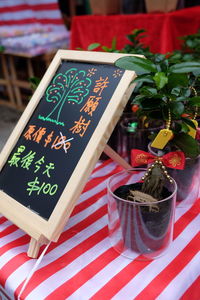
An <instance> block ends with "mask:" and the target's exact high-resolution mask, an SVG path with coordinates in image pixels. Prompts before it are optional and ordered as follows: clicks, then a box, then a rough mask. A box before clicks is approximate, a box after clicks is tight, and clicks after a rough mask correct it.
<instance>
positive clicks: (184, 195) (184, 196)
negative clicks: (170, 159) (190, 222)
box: [148, 144, 200, 208]
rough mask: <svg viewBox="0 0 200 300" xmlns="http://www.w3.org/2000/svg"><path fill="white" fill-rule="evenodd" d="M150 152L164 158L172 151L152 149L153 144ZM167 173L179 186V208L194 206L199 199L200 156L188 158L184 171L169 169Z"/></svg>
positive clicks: (177, 200)
mask: <svg viewBox="0 0 200 300" xmlns="http://www.w3.org/2000/svg"><path fill="white" fill-rule="evenodd" d="M148 150H149V152H150V153H151V154H153V155H155V156H162V155H164V154H165V153H167V151H168V152H169V151H170V149H167V151H165V152H164V151H162V150H158V149H155V148H152V147H151V144H149V145H148ZM167 171H168V173H169V175H170V176H171V177H173V178H174V180H175V181H176V184H177V197H176V202H177V205H178V206H177V207H180V208H183V207H184V208H187V207H190V206H191V205H193V204H194V203H195V201H196V200H197V199H198V197H199V189H200V181H199V172H200V155H199V156H198V157H196V158H189V157H187V158H186V159H185V167H184V169H183V170H178V169H171V168H168V169H167Z"/></svg>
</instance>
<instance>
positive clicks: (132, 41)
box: [87, 29, 153, 57]
mask: <svg viewBox="0 0 200 300" xmlns="http://www.w3.org/2000/svg"><path fill="white" fill-rule="evenodd" d="M145 32H146V31H145V30H144V29H134V30H132V32H131V33H130V34H128V35H127V36H126V37H127V40H128V41H129V43H127V44H126V45H125V46H124V47H123V48H122V49H117V38H116V37H114V38H113V39H112V42H111V47H108V46H104V45H101V44H100V43H92V44H90V45H89V46H88V49H87V50H98V49H101V50H103V51H105V52H114V53H130V54H132V53H134V54H141V55H144V56H145V57H151V56H153V53H152V52H150V50H149V47H145V46H144V45H143V43H142V42H141V39H143V38H144V37H145V35H144V33H145Z"/></svg>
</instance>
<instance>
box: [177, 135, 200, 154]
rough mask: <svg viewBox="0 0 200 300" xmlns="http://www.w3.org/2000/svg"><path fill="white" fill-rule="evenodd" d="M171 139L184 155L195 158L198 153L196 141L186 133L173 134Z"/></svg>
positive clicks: (199, 152)
mask: <svg viewBox="0 0 200 300" xmlns="http://www.w3.org/2000/svg"><path fill="white" fill-rule="evenodd" d="M173 141H174V144H175V145H176V146H177V147H178V148H179V149H181V150H182V151H183V152H184V153H185V156H186V157H190V158H195V157H197V156H198V155H199V154H200V149H199V145H198V142H197V141H196V140H195V139H193V138H192V137H191V136H190V135H189V134H187V133H184V132H181V133H179V134H177V135H175V137H174V139H173Z"/></svg>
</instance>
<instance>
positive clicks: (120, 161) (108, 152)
mask: <svg viewBox="0 0 200 300" xmlns="http://www.w3.org/2000/svg"><path fill="white" fill-rule="evenodd" d="M103 152H104V153H105V154H106V155H108V156H109V157H110V158H112V159H113V160H114V161H115V162H117V163H118V164H119V165H120V166H121V167H122V168H124V169H132V166H131V165H130V164H129V163H127V161H126V160H125V159H123V158H122V157H121V156H120V155H119V154H118V153H117V152H115V151H114V150H113V149H112V148H111V147H110V146H108V145H106V146H105V148H104V150H103Z"/></svg>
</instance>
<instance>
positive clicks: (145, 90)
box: [115, 54, 200, 158]
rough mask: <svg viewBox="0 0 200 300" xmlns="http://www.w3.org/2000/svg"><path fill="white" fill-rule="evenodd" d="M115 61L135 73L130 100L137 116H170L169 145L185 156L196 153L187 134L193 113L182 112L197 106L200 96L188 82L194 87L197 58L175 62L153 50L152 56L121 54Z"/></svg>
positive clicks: (195, 145)
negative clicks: (133, 89) (171, 133)
mask: <svg viewBox="0 0 200 300" xmlns="http://www.w3.org/2000/svg"><path fill="white" fill-rule="evenodd" d="M115 65H116V66H117V67H120V68H123V69H128V70H134V71H135V72H136V73H137V78H136V79H135V80H134V82H135V83H137V84H139V88H138V90H137V94H134V97H133V99H132V104H134V105H135V104H137V105H138V107H139V109H138V111H137V115H138V117H139V118H141V117H143V118H144V116H145V117H146V120H147V122H148V121H151V120H163V121H164V122H165V123H166V124H169V120H170V130H172V132H173V138H172V139H171V140H170V142H169V143H168V146H169V145H170V147H172V148H173V147H175V148H178V149H181V150H182V151H183V152H184V153H185V155H186V156H187V157H193V158H194V157H196V156H198V155H199V153H200V150H199V146H198V143H197V141H196V140H195V139H194V138H193V137H191V136H190V135H189V134H188V132H189V131H190V129H191V128H193V129H195V125H194V123H193V121H192V120H191V117H192V116H187V115H185V116H184V114H185V113H186V112H187V113H188V110H189V109H190V112H191V111H192V110H193V108H194V107H199V106H200V97H199V96H196V95H194V94H193V92H192V89H191V82H193V88H195V84H194V78H195V79H197V78H199V75H200V62H196V61H192V62H181V63H175V64H174V63H172V62H171V61H170V59H168V58H167V57H166V56H165V55H161V54H156V55H154V56H153V57H152V59H145V58H142V57H136V56H128V57H123V58H120V59H119V60H117V61H116V63H115ZM198 80H199V79H198ZM152 138H153V137H152Z"/></svg>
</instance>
